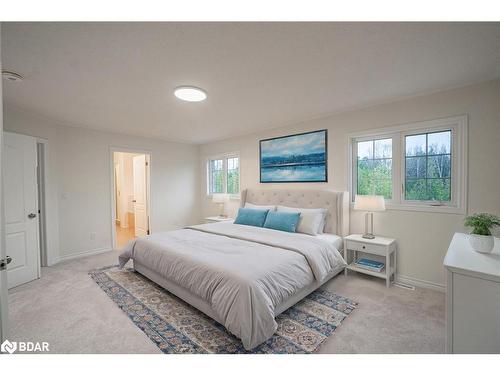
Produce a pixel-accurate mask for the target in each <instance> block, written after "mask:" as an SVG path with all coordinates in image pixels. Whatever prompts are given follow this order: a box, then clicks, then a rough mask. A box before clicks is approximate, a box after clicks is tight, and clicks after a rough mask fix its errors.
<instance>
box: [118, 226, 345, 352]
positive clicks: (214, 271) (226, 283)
mask: <svg viewBox="0 0 500 375" xmlns="http://www.w3.org/2000/svg"><path fill="white" fill-rule="evenodd" d="M129 259H134V260H135V261H137V262H139V263H140V264H142V265H144V266H146V267H148V268H150V269H152V270H154V271H156V272H157V273H158V274H160V275H162V276H163V277H164V278H166V279H168V280H170V281H173V282H175V283H177V284H178V285H181V286H182V287H184V288H185V289H188V290H189V291H190V292H191V293H193V294H195V295H197V296H198V297H200V298H202V299H203V300H205V301H206V302H207V303H208V304H209V305H210V306H211V307H212V310H214V311H215V312H216V313H217V315H218V317H219V319H218V320H219V321H220V322H221V323H222V324H224V326H225V327H226V328H227V329H228V330H229V331H230V332H231V333H233V334H234V335H236V336H238V337H239V338H240V339H241V341H242V343H243V346H244V347H245V349H247V350H250V349H252V348H254V347H255V346H257V345H259V344H260V343H262V342H264V341H266V340H267V339H268V338H270V337H271V336H272V335H273V334H274V332H275V331H276V328H277V323H276V321H275V316H274V311H275V308H276V307H277V306H278V305H280V304H281V303H282V302H283V301H286V300H287V298H289V297H290V296H291V295H293V294H294V293H296V292H297V291H298V290H300V289H302V288H304V287H306V286H309V285H311V284H313V283H315V284H318V285H319V284H321V283H322V282H323V281H325V280H326V278H327V277H328V276H329V275H330V274H332V273H333V272H336V271H338V270H340V269H342V268H343V267H344V266H345V262H344V260H343V258H342V257H341V255H340V253H339V252H338V250H337V249H336V248H335V247H334V246H333V245H332V243H329V242H327V241H324V240H321V239H318V238H315V237H314V236H308V235H304V234H297V233H287V232H281V231H276V230H272V229H265V228H258V227H252V226H245V225H238V224H233V223H215V224H202V225H196V226H192V227H188V228H186V229H180V230H175V231H171V232H162V233H157V234H153V235H150V236H147V237H143V238H138V239H136V240H134V241H132V242H130V243H129V244H127V246H126V247H125V248H124V250H123V252H122V253H121V254H120V257H119V261H120V266H121V267H123V266H124V265H125V263H127V261H128V260H129Z"/></svg>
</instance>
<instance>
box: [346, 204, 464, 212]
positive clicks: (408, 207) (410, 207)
mask: <svg viewBox="0 0 500 375" xmlns="http://www.w3.org/2000/svg"><path fill="white" fill-rule="evenodd" d="M385 208H386V209H387V210H388V211H418V212H434V213H439V214H454V215H465V209H464V208H461V207H455V206H446V205H443V206H431V205H426V204H397V203H386V204H385ZM353 209H354V203H353V202H351V210H353Z"/></svg>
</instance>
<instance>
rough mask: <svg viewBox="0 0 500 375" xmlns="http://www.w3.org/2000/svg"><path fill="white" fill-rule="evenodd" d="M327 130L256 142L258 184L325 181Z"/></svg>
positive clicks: (326, 179) (326, 177) (326, 178)
mask: <svg viewBox="0 0 500 375" xmlns="http://www.w3.org/2000/svg"><path fill="white" fill-rule="evenodd" d="M327 181H328V176H327V131H326V130H318V131H314V132H310V133H303V134H294V135H289V136H286V137H279V138H272V139H264V140H262V141H260V182H327Z"/></svg>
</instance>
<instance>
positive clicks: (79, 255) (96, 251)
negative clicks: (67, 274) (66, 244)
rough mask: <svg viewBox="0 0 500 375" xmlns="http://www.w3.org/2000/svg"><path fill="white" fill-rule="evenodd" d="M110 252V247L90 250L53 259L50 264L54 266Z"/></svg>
mask: <svg viewBox="0 0 500 375" xmlns="http://www.w3.org/2000/svg"><path fill="white" fill-rule="evenodd" d="M111 250H113V249H112V248H110V247H101V248H97V249H92V250H85V251H80V252H78V253H74V254H68V255H63V256H60V257H58V258H56V259H54V260H53V263H52V264H53V265H54V264H57V263H60V262H63V261H67V260H71V259H77V258H83V257H86V256H90V255H97V254H101V253H105V252H108V251H111Z"/></svg>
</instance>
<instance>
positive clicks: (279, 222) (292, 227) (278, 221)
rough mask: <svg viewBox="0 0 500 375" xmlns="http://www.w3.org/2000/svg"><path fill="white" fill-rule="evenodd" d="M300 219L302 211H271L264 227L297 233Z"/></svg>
mask: <svg viewBox="0 0 500 375" xmlns="http://www.w3.org/2000/svg"><path fill="white" fill-rule="evenodd" d="M299 220H300V212H278V211H269V213H268V214H267V217H266V222H265V223H264V228H269V229H276V230H281V231H284V232H292V233H295V231H296V230H297V225H298V224H299Z"/></svg>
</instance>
